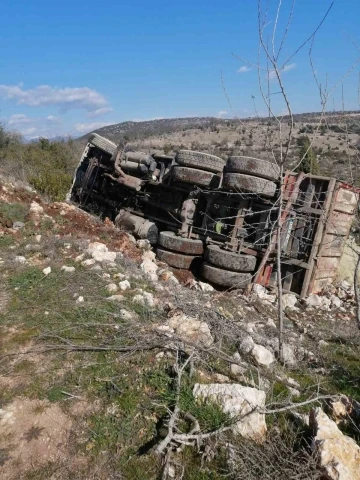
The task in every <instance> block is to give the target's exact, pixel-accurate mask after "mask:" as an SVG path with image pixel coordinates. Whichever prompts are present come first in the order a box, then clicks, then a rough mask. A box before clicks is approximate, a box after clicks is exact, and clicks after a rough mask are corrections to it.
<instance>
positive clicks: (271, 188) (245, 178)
mask: <svg viewBox="0 0 360 480" xmlns="http://www.w3.org/2000/svg"><path fill="white" fill-rule="evenodd" d="M222 187H223V188H225V189H228V190H243V191H245V192H250V193H256V194H258V195H262V196H263V197H273V196H274V195H275V192H276V184H275V183H274V182H271V181H270V180H266V179H265V178H258V177H253V176H251V175H245V174H244V173H225V174H224V178H223V183H222Z"/></svg>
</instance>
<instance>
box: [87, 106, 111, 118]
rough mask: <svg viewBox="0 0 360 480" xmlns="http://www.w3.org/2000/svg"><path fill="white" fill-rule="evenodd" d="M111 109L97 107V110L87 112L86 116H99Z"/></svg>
mask: <svg viewBox="0 0 360 480" xmlns="http://www.w3.org/2000/svg"><path fill="white" fill-rule="evenodd" d="M112 111H113V109H112V108H111V107H103V108H98V109H97V110H94V111H93V112H89V113H88V117H90V118H95V117H100V116H101V115H105V114H106V113H109V112H112Z"/></svg>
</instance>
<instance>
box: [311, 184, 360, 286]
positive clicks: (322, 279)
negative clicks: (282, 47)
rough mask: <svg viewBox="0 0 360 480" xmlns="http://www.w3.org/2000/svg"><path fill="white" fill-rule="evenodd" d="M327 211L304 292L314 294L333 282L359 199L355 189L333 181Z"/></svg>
mask: <svg viewBox="0 0 360 480" xmlns="http://www.w3.org/2000/svg"><path fill="white" fill-rule="evenodd" d="M329 194H331V196H332V202H331V207H330V209H329V213H328V214H327V215H326V216H325V217H324V219H323V224H324V232H323V235H322V237H321V240H320V243H319V248H318V254H317V261H316V262H315V264H314V268H313V272H312V280H311V283H310V286H309V290H308V292H307V293H316V292H319V291H320V290H323V289H324V288H325V287H326V286H328V285H330V284H332V283H333V281H334V279H335V277H336V275H337V272H338V268H339V265H340V260H341V256H342V254H343V251H344V247H345V243H346V240H347V239H348V236H349V232H350V228H351V224H352V221H353V219H354V215H355V213H356V209H357V205H358V201H359V189H357V188H355V187H351V186H350V185H347V184H345V183H342V182H336V185H335V188H334V189H333V192H329Z"/></svg>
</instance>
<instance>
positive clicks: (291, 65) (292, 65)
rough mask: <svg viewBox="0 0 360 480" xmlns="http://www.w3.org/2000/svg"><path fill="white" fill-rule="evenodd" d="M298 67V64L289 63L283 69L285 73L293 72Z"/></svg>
mask: <svg viewBox="0 0 360 480" xmlns="http://www.w3.org/2000/svg"><path fill="white" fill-rule="evenodd" d="M295 67H296V63H289V64H288V65H285V67H284V68H283V72H288V71H289V70H292V69H294V68H295Z"/></svg>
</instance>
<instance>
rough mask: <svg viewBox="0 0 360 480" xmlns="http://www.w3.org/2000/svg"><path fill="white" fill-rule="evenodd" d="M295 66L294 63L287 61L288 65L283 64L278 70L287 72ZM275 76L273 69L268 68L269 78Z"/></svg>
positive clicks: (271, 78)
mask: <svg viewBox="0 0 360 480" xmlns="http://www.w3.org/2000/svg"><path fill="white" fill-rule="evenodd" d="M294 68H296V63H289V64H288V65H285V67H284V68H282V69H281V70H280V73H282V72H289V71H290V70H293V69H294ZM276 77H277V75H276V72H275V70H270V71H269V80H274V79H275V78H276Z"/></svg>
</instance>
